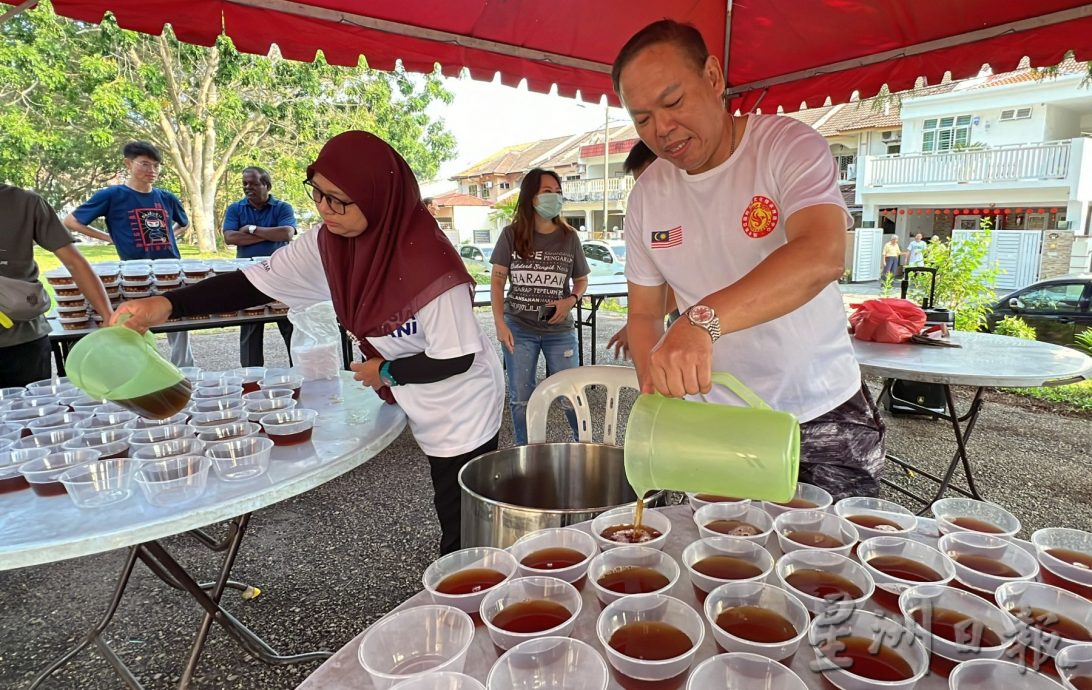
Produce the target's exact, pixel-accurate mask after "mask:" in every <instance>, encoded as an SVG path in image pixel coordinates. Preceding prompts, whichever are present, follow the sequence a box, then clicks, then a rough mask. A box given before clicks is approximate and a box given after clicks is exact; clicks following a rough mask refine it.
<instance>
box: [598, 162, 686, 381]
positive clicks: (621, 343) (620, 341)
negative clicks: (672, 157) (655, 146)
mask: <svg viewBox="0 0 1092 690" xmlns="http://www.w3.org/2000/svg"><path fill="white" fill-rule="evenodd" d="M654 160H656V154H655V153H653V152H652V149H650V148H648V144H646V143H645V142H643V141H638V142H637V143H636V144H634V145H633V148H631V149H630V150H629V155H627V156H626V160H625V161H624V162H623V163H622V169H623V170H625V171H626V172H628V173H629V174H630V175H633V181H634V182H636V181H637V180H639V179H640V178H641V174H642V173H643V172H644V171H645V170H647V169H648V166H650V165H652V161H654ZM664 312H665V313H666V314H667V325H668V326H670V325H671V324H672V323H673V322H674V321H675V319H677V318H679V310H678V307H677V306H676V305H675V293H673V292H672V291H671V288H670V287H668V288H667V303H666V304H665V305H664ZM611 348H614V358H615V359H618V357H619V356H621V357H625V358H626V359H629V336H627V335H626V327H625V326H622V327H621V328H620V329H618V332H617V333H615V334H614V335H612V336H611V337H610V340H608V341H607V349H608V350H610V349H611Z"/></svg>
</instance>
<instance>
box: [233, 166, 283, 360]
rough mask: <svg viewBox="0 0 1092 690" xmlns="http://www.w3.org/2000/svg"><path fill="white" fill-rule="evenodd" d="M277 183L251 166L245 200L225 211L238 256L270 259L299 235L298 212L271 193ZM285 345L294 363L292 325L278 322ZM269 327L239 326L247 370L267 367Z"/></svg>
mask: <svg viewBox="0 0 1092 690" xmlns="http://www.w3.org/2000/svg"><path fill="white" fill-rule="evenodd" d="M272 189H273V180H272V178H271V177H270V176H269V173H268V172H266V170H265V169H263V168H259V167H257V166H251V167H249V168H245V169H244V170H243V198H242V199H240V200H238V201H236V202H235V203H233V204H231V205H230V206H228V207H227V210H226V211H225V212H224V227H223V230H224V242H226V243H227V244H230V245H234V246H235V256H237V257H239V258H252V257H255V256H269V255H270V254H272V253H273V252H275V251H277V250H278V249H280V248H281V247H284V246H286V245H287V244H288V242H289V241H290V240H291V239H292V236H293V235H295V234H296V212H295V210H293V208H292V205H291V204H289V203H288V202H287V201H282V200H281V199H276V198H274V197H273V195H272V194H270V192H271V191H272ZM277 328H278V329H280V332H281V337H282V338H283V339H284V346H285V347H286V348H288V351H289V362H291V361H292V356H291V352H292V324H291V323H289V322H288V321H278V322H277ZM264 341H265V324H261V323H248V324H245V325H243V326H240V327H239V361H240V363H241V364H242V365H243V366H244V367H261V366H265V342H264Z"/></svg>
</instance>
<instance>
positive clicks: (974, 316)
mask: <svg viewBox="0 0 1092 690" xmlns="http://www.w3.org/2000/svg"><path fill="white" fill-rule="evenodd" d="M992 237H993V226H992V224H991V223H990V221H989V219H987V218H983V219H982V221H981V222H980V232H976V233H974V234H973V235H972V236H971V237H970V238H968V239H962V240H953V239H952V238H949V239H947V240H945V241H943V242H936V243H930V244H929V246H928V247H926V249H925V265H926V266H929V267H932V268H935V269H937V278H936V297H935V300H936V306H938V307H945V308H947V309H950V310H952V311H953V312H955V328H956V330H957V331H977V330H978V329H979V327H981V326H984V325H985V324H986V313H987V312H988V311H989V309H990V304H991V303H992V302H993V300H994V299H995V296H996V293H995V291H994V284H995V283H996V281H997V274H998V273H999V272H1000V269H999V268H998V267H997V266H996V265H993V266H991V265H987V263H986V259H987V256H988V255H989V250H990V241H991V239H992ZM928 280H929V279H928V278H926V277H925V276H915V277H914V279H913V280H912V281H911V284H910V287H909V290H908V291H907V293H908V294H907V297H908V298H910V299H913V300H914V301H916V302H919V303H920V302H921V300H922V298H923V297H926V296H928V284H929V283H928Z"/></svg>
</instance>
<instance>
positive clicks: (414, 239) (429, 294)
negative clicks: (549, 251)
mask: <svg viewBox="0 0 1092 690" xmlns="http://www.w3.org/2000/svg"><path fill="white" fill-rule="evenodd" d="M306 184H307V186H308V187H309V188H310V190H311V196H312V198H313V199H314V201H315V206H316V208H317V209H318V212H319V213H320V214H321V216H322V220H323V225H322V227H321V228H319V229H318V230H315V231H312V232H308V233H304V234H303V235H301V236H300V237H299V238H298V239H297V240H296V241H294V242H292V243H291V244H289V245H288V246H287V247H284V248H282V249H279V250H278V251H276V252H275V253H274V254H273V256H271V257H269V259H268V260H267V261H264V262H262V263H260V264H255V265H254V266H250V267H247V268H246V269H244V270H242V271H238V272H234V273H228V274H224V275H222V276H216V277H215V278H211V279H208V280H205V281H202V282H201V283H198V284H196V285H193V286H191V287H186V288H183V289H181V290H174V291H172V292H170V293H168V294H167V295H165V296H161V297H151V298H148V299H143V300H137V301H131V302H126V303H125V304H123V305H122V306H121V307H120V308H119V310H118V314H119V315H120V314H124V313H128V314H130V315H132V318H130V319H129V320H128V321H126V322H125V325H127V326H130V327H133V328H136V329H138V330H144V329H147V328H148V327H150V326H154V325H157V324H160V323H163V322H164V321H166V320H167V319H168V318H171V317H179V316H183V317H184V316H196V315H201V314H208V313H215V312H223V311H233V310H236V309H244V308H246V307H248V306H255V305H259V304H265V303H266V302H270V301H274V300H277V301H281V302H284V303H285V304H287V305H288V306H289V307H292V308H296V309H300V308H304V307H307V306H310V305H311V304H315V303H317V302H321V301H324V300H333V303H334V311H335V312H336V313H337V317H338V321H339V322H340V323H341V325H342V326H343V327H344V328H345V330H347V331H348V332H349V334H350V336H351V337H352V339H353V341H354V342H355V343H357V345H358V346H359V347H360V349H361V351H362V352H363V353H364V355H365V358H366V359H365V361H364V362H362V363H354V364H353V365H352V369H353V371H354V372H355V374H354V378H355V379H356V380H358V381H361V382H363V383H364V385H367V386H370V387H372V388H373V389H375V391H376V392H377V393H378V394H379V395H380V396H381V397H383V398H384V399H385V400H387V401H388V402H397V403H398V404H399V405H401V407H402V409H403V410H404V411H405V413H406V416H407V417H408V418H409V424H410V429H411V430H412V431H413V435H414V437H415V438H416V439H417V443H418V445H420V446H421V449H422V450H423V451H424V452H425V455H426V456H428V460H429V466H430V469H431V473H432V484H433V488H434V491H435V504H436V513H437V516H438V517H439V520H440V527H441V532H442V535H441V544H440V550H441V552H442V553H449V552H451V551H454V550H456V549H458V548H459V529H460V498H461V494H460V491H459V485H458V473H459V470H460V469H461V468H462V466H463V465H465V464H466V463H467V462H468V461H469V460H471V459H473V458H475V457H477V456H478V455H481V454H482V453H486V452H489V451H492V450H496V448H497V434H498V431H499V429H500V423H501V405H502V403H503V400H504V378H503V375H502V373H501V368H500V362H499V361H498V358H497V356H496V354H495V353H494V350H493V346H492V343H491V342H490V341H489V340H488V339H487V338H486V337H485V335H484V333H483V332H482V330H481V327H480V325H479V324H478V320H477V318H475V316H474V309H473V290H474V282H473V279H472V278H471V277H470V275H469V274H468V273H467V271H466V268H465V267H464V266H463V262H462V259H460V258H459V255H458V253H457V252H456V251H455V249H454V248H453V247H452V246H451V243H450V242H449V241H448V240H447V238H446V237H444V235H443V233H441V232H440V229H439V227H438V226H437V225H436V221H435V219H434V218H433V217H432V215H431V214H430V213H429V212H428V210H427V209H426V208H425V206H424V204H423V203H422V202H421V193H420V190H419V189H418V187H417V181H416V179H415V178H414V176H413V173H412V172H411V171H410V168H409V166H408V165H407V164H406V161H405V160H403V159H402V157H401V156H399V155H398V153H397V152H396V151H395V150H394V149H392V148H391V147H390V145H388V144H387V143H386V142H384V141H383V140H381V139H379V138H378V137H376V136H374V135H372V134H369V133H367V132H345V133H343V134H339V135H338V136H336V137H334V138H333V139H331V140H330V141H328V142H327V143H326V145H325V146H324V147H323V148H322V151H321V152H320V153H319V156H318V159H316V160H315V162H314V163H313V164H312V165H311V166H310V167H309V168H308V169H307V182H306ZM116 322H117V317H115V319H113V320H112V321H111V323H116Z"/></svg>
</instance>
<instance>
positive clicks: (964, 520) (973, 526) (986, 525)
mask: <svg viewBox="0 0 1092 690" xmlns="http://www.w3.org/2000/svg"><path fill="white" fill-rule="evenodd" d="M948 522H950V523H952V524H953V525H955V526H956V527H962V528H963V529H969V530H971V531H973V532H985V533H986V534H1002V533H1004V531H1005V530H1003V529H1001V528H1000V527H998V526H997V525H995V524H993V523H992V522H986V521H985V520H979V519H978V518H972V517H958V518H955V519H954V520H949V521H948Z"/></svg>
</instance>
